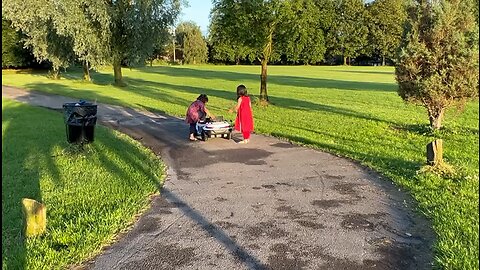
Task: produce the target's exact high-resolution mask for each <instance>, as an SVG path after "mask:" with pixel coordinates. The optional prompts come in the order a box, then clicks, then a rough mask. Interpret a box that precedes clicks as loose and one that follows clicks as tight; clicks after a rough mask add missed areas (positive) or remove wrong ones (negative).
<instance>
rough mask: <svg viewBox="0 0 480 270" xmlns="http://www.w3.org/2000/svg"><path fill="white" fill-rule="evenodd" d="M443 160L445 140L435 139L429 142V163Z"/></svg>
mask: <svg viewBox="0 0 480 270" xmlns="http://www.w3.org/2000/svg"><path fill="white" fill-rule="evenodd" d="M442 162H443V141H442V140H441V139H438V140H435V141H433V142H431V143H429V144H427V163H428V165H432V166H433V165H437V164H439V163H442Z"/></svg>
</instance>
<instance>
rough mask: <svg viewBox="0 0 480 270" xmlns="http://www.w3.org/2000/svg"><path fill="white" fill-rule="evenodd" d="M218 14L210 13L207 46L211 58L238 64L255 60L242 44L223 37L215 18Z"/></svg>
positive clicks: (252, 54)
mask: <svg viewBox="0 0 480 270" xmlns="http://www.w3.org/2000/svg"><path fill="white" fill-rule="evenodd" d="M219 15H221V14H219V13H218V12H213V13H211V16H212V19H211V20H210V26H209V29H210V31H209V36H208V44H209V45H210V46H211V48H212V50H211V55H210V56H211V58H212V59H213V60H217V61H221V62H234V63H235V64H237V65H238V64H239V63H240V61H241V60H250V61H251V60H255V58H256V57H255V52H254V51H253V50H251V49H250V48H249V47H248V46H245V45H243V42H239V41H238V40H234V39H230V38H228V37H227V36H225V35H224V33H223V31H222V29H221V28H220V26H219V25H218V22H219V20H218V19H217V18H216V17H215V16H219Z"/></svg>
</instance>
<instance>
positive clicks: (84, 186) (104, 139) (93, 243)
mask: <svg viewBox="0 0 480 270" xmlns="http://www.w3.org/2000/svg"><path fill="white" fill-rule="evenodd" d="M95 133H96V134H95V142H94V143H93V144H91V145H87V146H85V150H84V151H80V149H79V148H78V147H72V146H69V145H68V143H67V142H66V135H65V125H64V123H63V116H62V114H60V113H58V112H54V111H50V110H47V109H43V108H34V107H29V106H27V105H24V104H20V103H16V102H13V101H10V100H7V99H2V266H3V267H2V268H4V269H63V268H65V266H66V265H68V264H72V263H78V262H81V261H82V260H85V259H86V258H88V257H90V256H91V255H93V254H95V253H97V252H99V250H100V248H101V246H102V245H105V244H108V243H109V241H111V239H112V237H113V236H114V235H115V234H117V233H118V232H119V231H121V230H123V229H125V228H126V227H127V225H128V224H129V223H131V222H132V221H133V216H134V215H136V214H137V213H138V212H139V211H141V210H142V209H144V208H145V207H146V206H147V205H148V202H149V199H148V198H149V195H150V194H153V193H154V192H155V191H156V190H157V187H158V185H160V184H161V181H162V175H163V170H164V166H163V165H162V163H161V162H160V161H159V160H158V158H157V157H156V156H155V155H154V154H153V153H151V152H150V151H148V150H146V149H144V148H143V147H141V145H140V144H139V143H138V142H136V141H134V140H132V139H130V138H128V137H127V136H125V135H122V134H119V133H117V132H113V131H111V130H107V129H106V128H103V127H97V128H96V130H95ZM24 197H27V198H33V199H36V200H39V201H42V202H44V203H45V204H46V206H47V224H48V225H47V233H46V234H45V235H43V236H41V237H37V238H31V239H25V238H24V237H23V233H22V226H23V225H22V224H23V223H22V212H21V203H20V201H21V198H24Z"/></svg>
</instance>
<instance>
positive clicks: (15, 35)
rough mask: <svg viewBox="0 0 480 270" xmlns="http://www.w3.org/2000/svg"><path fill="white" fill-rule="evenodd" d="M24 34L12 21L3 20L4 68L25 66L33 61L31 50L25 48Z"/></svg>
mask: <svg viewBox="0 0 480 270" xmlns="http://www.w3.org/2000/svg"><path fill="white" fill-rule="evenodd" d="M22 36H23V35H22V34H21V33H20V32H18V31H15V29H14V28H13V27H12V26H11V22H10V21H7V20H2V68H11V67H24V66H27V65H29V64H30V62H31V60H32V59H31V58H32V57H31V52H30V51H29V50H27V49H25V48H24V43H23V41H22V39H23V37H22Z"/></svg>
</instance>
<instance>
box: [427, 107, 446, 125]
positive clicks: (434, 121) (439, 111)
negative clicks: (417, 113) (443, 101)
mask: <svg viewBox="0 0 480 270" xmlns="http://www.w3.org/2000/svg"><path fill="white" fill-rule="evenodd" d="M444 113H445V108H434V109H429V110H428V119H429V120H430V127H432V129H434V130H438V129H440V128H441V127H442V120H443V115H444Z"/></svg>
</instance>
